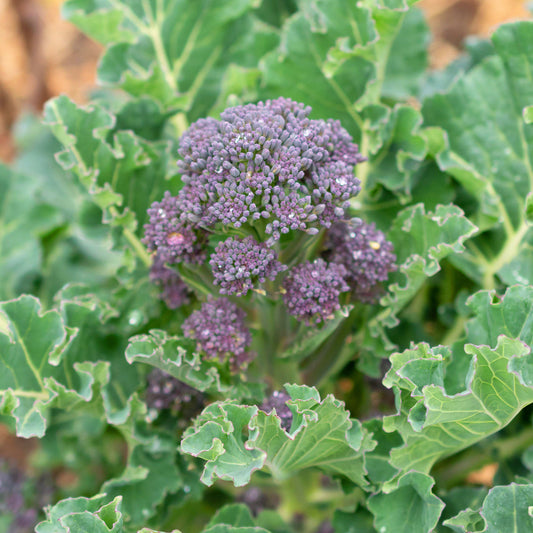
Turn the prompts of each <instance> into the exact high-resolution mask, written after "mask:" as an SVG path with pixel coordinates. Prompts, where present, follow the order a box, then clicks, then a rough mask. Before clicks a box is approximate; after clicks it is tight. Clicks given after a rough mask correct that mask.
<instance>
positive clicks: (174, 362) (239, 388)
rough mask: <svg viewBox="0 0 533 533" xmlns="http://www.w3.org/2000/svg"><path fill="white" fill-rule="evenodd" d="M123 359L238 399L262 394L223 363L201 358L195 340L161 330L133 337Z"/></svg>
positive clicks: (257, 388) (259, 388) (203, 389)
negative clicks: (233, 374)
mask: <svg viewBox="0 0 533 533" xmlns="http://www.w3.org/2000/svg"><path fill="white" fill-rule="evenodd" d="M126 360H127V361H128V363H130V364H132V363H145V364H148V365H151V366H155V367H157V368H159V369H161V370H164V371H165V372H167V373H168V374H170V375H171V376H174V377H175V378H177V379H179V380H180V381H183V382H184V383H187V385H189V386H191V387H194V388H195V389H197V390H200V391H204V392H214V393H217V392H219V393H220V392H222V393H224V394H226V395H228V396H229V397H232V398H238V399H243V398H255V399H259V398H261V396H262V393H261V390H262V385H260V384H258V383H252V382H250V383H248V382H246V381H243V380H240V378H239V376H231V375H230V374H229V372H228V371H227V368H224V366H221V365H219V364H218V363H217V362H215V361H208V360H205V358H202V357H201V356H200V354H199V353H198V352H197V350H196V343H195V342H194V341H192V340H191V339H187V338H185V337H182V336H171V335H168V334H167V333H166V332H165V331H162V330H151V331H150V333H149V334H148V335H137V336H135V337H132V338H131V339H130V343H129V345H128V347H127V348H126Z"/></svg>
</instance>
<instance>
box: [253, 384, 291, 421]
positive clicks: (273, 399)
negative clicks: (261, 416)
mask: <svg viewBox="0 0 533 533" xmlns="http://www.w3.org/2000/svg"><path fill="white" fill-rule="evenodd" d="M290 399H291V397H290V396H289V395H288V394H287V393H286V392H285V391H284V390H279V391H277V390H276V391H274V392H273V393H272V394H271V395H270V396H269V397H268V398H267V399H266V400H265V401H264V402H263V403H262V404H261V405H260V406H259V409H261V411H264V412H265V413H266V414H267V415H269V414H270V413H271V412H272V410H273V409H275V410H276V415H277V416H278V417H279V419H280V420H281V427H282V428H283V429H284V430H285V431H289V430H290V429H291V425H292V417H293V416H292V411H291V410H290V409H289V407H288V406H287V401H288V400H290Z"/></svg>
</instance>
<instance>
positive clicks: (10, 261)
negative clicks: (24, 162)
mask: <svg viewBox="0 0 533 533" xmlns="http://www.w3.org/2000/svg"><path fill="white" fill-rule="evenodd" d="M42 189H43V187H42V185H41V184H40V183H39V181H38V180H36V179H33V178H31V177H29V176H26V175H24V174H19V173H16V172H13V171H12V170H10V169H9V168H8V167H6V166H4V165H0V299H2V300H4V299H5V300H7V299H9V298H14V297H16V296H18V295H19V294H20V293H21V292H24V291H25V292H28V291H29V290H31V289H33V287H32V282H34V281H35V278H37V277H38V276H39V275H40V273H41V268H42V255H43V252H42V246H41V242H40V237H42V236H44V235H46V234H47V233H48V232H50V231H51V230H53V229H54V228H56V227H57V226H59V225H60V224H61V223H62V222H63V217H62V216H61V214H60V213H59V212H58V210H57V209H55V208H54V207H52V206H51V205H49V204H48V203H47V202H46V201H44V199H43V191H42Z"/></svg>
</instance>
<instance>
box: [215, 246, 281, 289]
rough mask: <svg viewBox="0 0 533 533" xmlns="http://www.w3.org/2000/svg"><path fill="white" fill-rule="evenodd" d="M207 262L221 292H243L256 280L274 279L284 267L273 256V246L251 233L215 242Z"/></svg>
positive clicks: (274, 254)
mask: <svg viewBox="0 0 533 533" xmlns="http://www.w3.org/2000/svg"><path fill="white" fill-rule="evenodd" d="M209 265H210V266H211V271H212V272H213V277H214V283H215V285H218V286H220V293H221V294H235V295H236V296H244V295H245V294H246V293H247V292H248V291H249V290H250V289H253V287H254V284H255V283H257V282H259V283H264V282H265V280H266V279H267V278H268V279H270V280H272V281H273V280H274V279H275V278H276V276H277V275H278V274H279V273H280V272H282V271H283V270H286V268H287V267H286V266H285V265H282V264H281V263H280V262H279V261H278V260H277V259H276V253H275V252H274V250H272V249H270V248H268V247H267V246H266V245H265V244H263V243H258V242H257V241H256V240H255V239H254V238H253V237H246V238H245V239H238V238H233V237H230V238H229V239H226V240H225V241H224V242H220V243H218V245H217V247H216V249H215V252H214V253H213V254H212V255H211V260H210V261H209Z"/></svg>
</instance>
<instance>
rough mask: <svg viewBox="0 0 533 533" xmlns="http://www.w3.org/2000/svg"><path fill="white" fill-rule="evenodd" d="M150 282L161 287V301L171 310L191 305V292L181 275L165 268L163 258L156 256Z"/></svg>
mask: <svg viewBox="0 0 533 533" xmlns="http://www.w3.org/2000/svg"><path fill="white" fill-rule="evenodd" d="M150 280H151V281H152V282H153V283H154V284H156V285H157V286H159V287H161V299H162V300H163V301H164V302H165V303H166V304H167V307H168V308H169V309H177V308H178V307H181V306H182V305H185V304H186V303H189V295H190V294H191V291H190V289H189V287H188V286H187V284H186V283H185V282H184V281H183V280H182V279H181V278H180V275H179V274H178V273H177V272H176V271H174V270H173V269H172V268H168V267H167V266H165V263H164V262H163V261H162V260H161V258H160V257H159V256H158V255H156V256H155V257H154V263H153V265H152V268H151V269H150Z"/></svg>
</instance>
